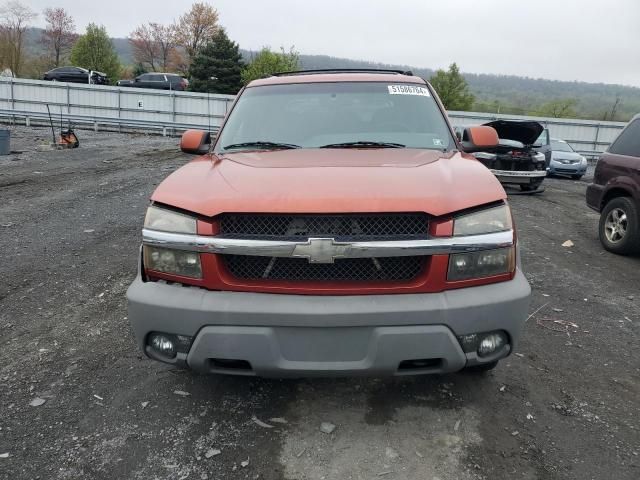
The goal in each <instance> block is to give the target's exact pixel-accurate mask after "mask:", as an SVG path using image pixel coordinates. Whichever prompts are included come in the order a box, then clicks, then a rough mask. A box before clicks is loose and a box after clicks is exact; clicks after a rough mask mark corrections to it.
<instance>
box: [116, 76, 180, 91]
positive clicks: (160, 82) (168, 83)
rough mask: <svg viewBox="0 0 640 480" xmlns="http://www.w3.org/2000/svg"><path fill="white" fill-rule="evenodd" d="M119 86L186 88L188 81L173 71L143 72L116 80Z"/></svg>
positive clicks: (163, 88) (167, 88)
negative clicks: (125, 78) (131, 77)
mask: <svg viewBox="0 0 640 480" xmlns="http://www.w3.org/2000/svg"><path fill="white" fill-rule="evenodd" d="M117 85H118V86H119V87H136V88H155V89H158V90H178V91H183V90H186V89H187V87H188V86H189V82H188V81H187V79H186V78H182V77H181V76H180V75H177V74H175V73H143V74H142V75H138V76H137V77H136V78H134V79H133V80H118V83H117Z"/></svg>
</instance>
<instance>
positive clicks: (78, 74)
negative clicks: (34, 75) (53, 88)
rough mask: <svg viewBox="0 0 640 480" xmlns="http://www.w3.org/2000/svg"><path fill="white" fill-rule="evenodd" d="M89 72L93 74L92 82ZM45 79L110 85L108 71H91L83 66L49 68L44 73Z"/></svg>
mask: <svg viewBox="0 0 640 480" xmlns="http://www.w3.org/2000/svg"><path fill="white" fill-rule="evenodd" d="M89 74H91V82H89ZM43 80H50V81H52V82H69V83H93V84H96V85H108V84H109V77H107V74H106V73H103V72H95V71H91V72H90V71H89V70H87V69H86V68H81V67H58V68H54V69H52V70H49V71H48V72H46V73H45V74H44V77H43Z"/></svg>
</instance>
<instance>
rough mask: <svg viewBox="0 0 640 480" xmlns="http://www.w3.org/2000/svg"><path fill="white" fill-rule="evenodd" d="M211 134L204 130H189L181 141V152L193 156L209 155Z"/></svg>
mask: <svg viewBox="0 0 640 480" xmlns="http://www.w3.org/2000/svg"><path fill="white" fill-rule="evenodd" d="M210 146H211V134H210V133H209V132H205V131H203V130H187V131H186V132H184V133H183V134H182V138H181V139H180V150H182V151H183V152H184V153H191V154H193V155H205V154H207V153H209V147H210Z"/></svg>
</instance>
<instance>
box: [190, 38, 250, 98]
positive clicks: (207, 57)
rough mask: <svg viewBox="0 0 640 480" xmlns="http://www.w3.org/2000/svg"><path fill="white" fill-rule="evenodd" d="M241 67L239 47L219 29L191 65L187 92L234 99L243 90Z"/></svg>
mask: <svg viewBox="0 0 640 480" xmlns="http://www.w3.org/2000/svg"><path fill="white" fill-rule="evenodd" d="M243 67H244V65H243V62H242V55H241V54H240V48H239V46H238V44H237V43H235V42H233V41H231V40H230V39H229V37H228V36H227V34H226V32H225V31H224V29H222V28H220V29H219V30H218V31H217V32H216V33H215V34H214V35H213V37H211V39H210V40H209V41H208V42H207V43H206V44H205V46H204V47H202V48H201V49H200V50H199V51H198V53H197V54H196V56H195V58H194V59H193V62H192V63H191V67H190V68H189V77H190V81H191V85H190V90H192V91H194V92H210V93H222V94H228V95H235V94H236V93H238V91H239V90H240V89H241V88H242V76H241V75H242V69H243Z"/></svg>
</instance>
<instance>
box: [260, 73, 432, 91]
mask: <svg viewBox="0 0 640 480" xmlns="http://www.w3.org/2000/svg"><path fill="white" fill-rule="evenodd" d="M331 82H389V83H415V84H420V85H425V84H426V82H425V81H424V80H423V79H422V78H420V77H416V76H414V75H408V74H403V73H394V72H391V71H380V72H375V71H351V72H349V71H344V72H341V71H339V70H336V71H328V72H322V71H318V72H299V73H297V72H291V73H286V74H283V75H274V76H272V77H267V78H261V79H258V80H254V81H253V82H251V83H249V85H248V86H247V87H259V86H263V85H283V84H291V83H331Z"/></svg>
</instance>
